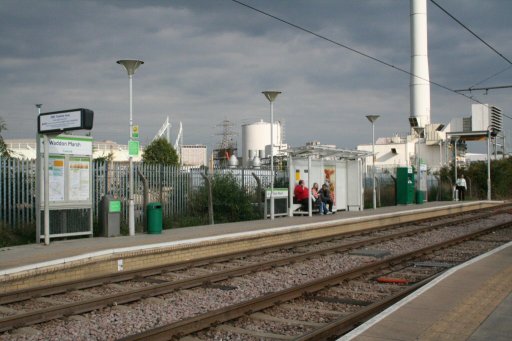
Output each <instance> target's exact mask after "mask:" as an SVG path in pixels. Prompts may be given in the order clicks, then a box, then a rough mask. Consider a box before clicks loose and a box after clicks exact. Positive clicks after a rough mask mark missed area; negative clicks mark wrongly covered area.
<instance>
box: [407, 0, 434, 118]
mask: <svg viewBox="0 0 512 341" xmlns="http://www.w3.org/2000/svg"><path fill="white" fill-rule="evenodd" d="M411 74H412V75H411V93H410V96H411V101H410V102H411V116H410V117H409V122H410V124H411V127H425V125H426V124H430V84H429V71H428V41H427V0H411ZM415 76H417V77H415Z"/></svg>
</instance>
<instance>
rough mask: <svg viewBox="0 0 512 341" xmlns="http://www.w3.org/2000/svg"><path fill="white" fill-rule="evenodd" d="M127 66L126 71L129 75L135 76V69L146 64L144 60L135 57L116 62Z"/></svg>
mask: <svg viewBox="0 0 512 341" xmlns="http://www.w3.org/2000/svg"><path fill="white" fill-rule="evenodd" d="M116 63H117V64H120V65H122V66H124V67H125V68H126V72H128V76H133V74H134V73H135V71H136V70H137V69H138V68H139V66H141V65H142V64H144V62H143V61H142V60H134V59H121V60H118V61H117V62H116Z"/></svg>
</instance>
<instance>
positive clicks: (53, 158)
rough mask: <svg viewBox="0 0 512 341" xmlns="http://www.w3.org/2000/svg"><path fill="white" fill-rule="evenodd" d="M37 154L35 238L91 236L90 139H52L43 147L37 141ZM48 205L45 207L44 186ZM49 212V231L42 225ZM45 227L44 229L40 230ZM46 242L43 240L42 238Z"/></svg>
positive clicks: (68, 136) (68, 137)
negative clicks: (46, 232) (46, 188)
mask: <svg viewBox="0 0 512 341" xmlns="http://www.w3.org/2000/svg"><path fill="white" fill-rule="evenodd" d="M40 141H41V143H40V144H39V148H38V149H39V151H38V165H39V167H38V171H37V173H38V175H37V178H38V180H37V183H38V184H39V185H38V187H39V190H38V198H37V200H38V203H39V205H38V207H39V211H40V212H39V214H38V215H37V219H36V231H37V232H36V233H37V238H38V239H42V238H45V237H46V236H45V235H44V234H45V231H49V234H48V239H49V238H57V237H68V236H92V233H93V230H92V188H93V186H92V137H89V136H73V135H53V136H49V137H48V144H47V146H45V144H44V139H43V138H40ZM45 147H46V148H47V152H48V169H47V171H48V172H47V174H48V178H47V179H45V173H46V172H45V168H44V166H45V161H44V158H45V157H44V156H45ZM46 184H47V185H48V203H46V204H45V202H44V201H45V200H44V196H45V186H46ZM45 207H46V208H48V211H49V212H48V214H49V219H48V227H47V230H46V226H45V225H44V219H45V218H44V214H45ZM43 227H44V229H43ZM45 242H46V238H45Z"/></svg>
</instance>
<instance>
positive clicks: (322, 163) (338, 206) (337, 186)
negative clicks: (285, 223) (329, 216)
mask: <svg viewBox="0 0 512 341" xmlns="http://www.w3.org/2000/svg"><path fill="white" fill-rule="evenodd" d="M285 152H286V153H288V170H289V174H290V183H289V189H288V195H289V198H288V203H289V207H288V214H289V216H293V214H294V209H296V208H297V205H294V203H293V192H294V189H295V186H297V185H298V183H299V180H304V182H305V183H306V186H307V187H308V188H309V190H310V191H311V187H312V186H313V184H314V183H315V182H316V183H318V185H319V187H320V188H321V186H322V185H323V184H327V185H328V186H329V189H330V192H331V199H332V200H333V211H340V210H341V211H362V210H363V209H364V197H363V194H364V188H363V174H364V169H365V166H366V165H365V160H366V157H367V156H369V155H371V152H367V151H360V150H346V149H338V148H330V147H325V146H315V145H311V146H305V147H298V148H290V149H287V150H285ZM309 200H310V202H309V205H308V207H309V211H308V212H307V214H308V215H309V216H311V215H312V211H313V209H312V207H313V205H312V202H311V201H312V200H311V195H310V199H309Z"/></svg>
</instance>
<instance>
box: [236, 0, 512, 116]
mask: <svg viewBox="0 0 512 341" xmlns="http://www.w3.org/2000/svg"><path fill="white" fill-rule="evenodd" d="M231 1H232V2H234V3H236V4H239V5H241V6H244V7H246V8H248V9H251V10H253V11H255V12H258V13H260V14H263V15H265V16H267V17H269V18H272V19H274V20H277V21H279V22H281V23H283V24H286V25H288V26H291V27H293V28H296V29H298V30H300V31H303V32H306V33H308V34H311V35H313V36H315V37H317V38H320V39H322V40H325V41H327V42H329V43H332V44H334V45H337V46H339V47H342V48H344V49H347V50H349V51H351V52H354V53H356V54H358V55H360V56H362V57H365V58H368V59H371V60H373V61H375V62H377V63H379V64H382V65H385V66H387V67H390V68H393V69H395V70H397V71H400V72H403V73H405V74H408V75H410V76H413V77H416V78H418V79H421V80H423V81H426V82H428V83H429V84H432V85H435V86H437V87H440V88H442V89H444V90H447V91H449V92H452V93H454V94H457V95H460V96H463V97H466V98H467V99H469V100H471V101H473V102H476V103H479V104H484V103H482V102H480V101H479V100H477V99H475V98H474V97H473V96H469V95H466V94H464V93H462V92H457V91H455V90H453V89H451V88H449V87H447V86H445V85H442V84H440V83H437V82H434V81H431V80H428V79H425V78H423V77H420V76H417V75H415V74H413V73H411V72H409V71H407V70H405V69H402V68H400V67H398V66H395V65H393V64H391V63H388V62H386V61H383V60H381V59H379V58H376V57H373V56H371V55H369V54H367V53H364V52H361V51H359V50H356V49H354V48H352V47H350V46H348V45H345V44H342V43H340V42H337V41H335V40H333V39H331V38H327V37H326V36H323V35H321V34H319V33H316V32H313V31H311V30H309V29H307V28H304V27H302V26H300V25H297V24H294V23H292V22H290V21H288V20H285V19H282V18H280V17H278V16H275V15H273V14H270V13H268V12H265V11H263V10H260V9H258V8H256V7H253V6H251V5H248V4H246V3H244V2H242V1H239V0H231ZM503 116H504V117H507V118H510V119H512V117H510V116H507V115H505V114H503Z"/></svg>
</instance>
